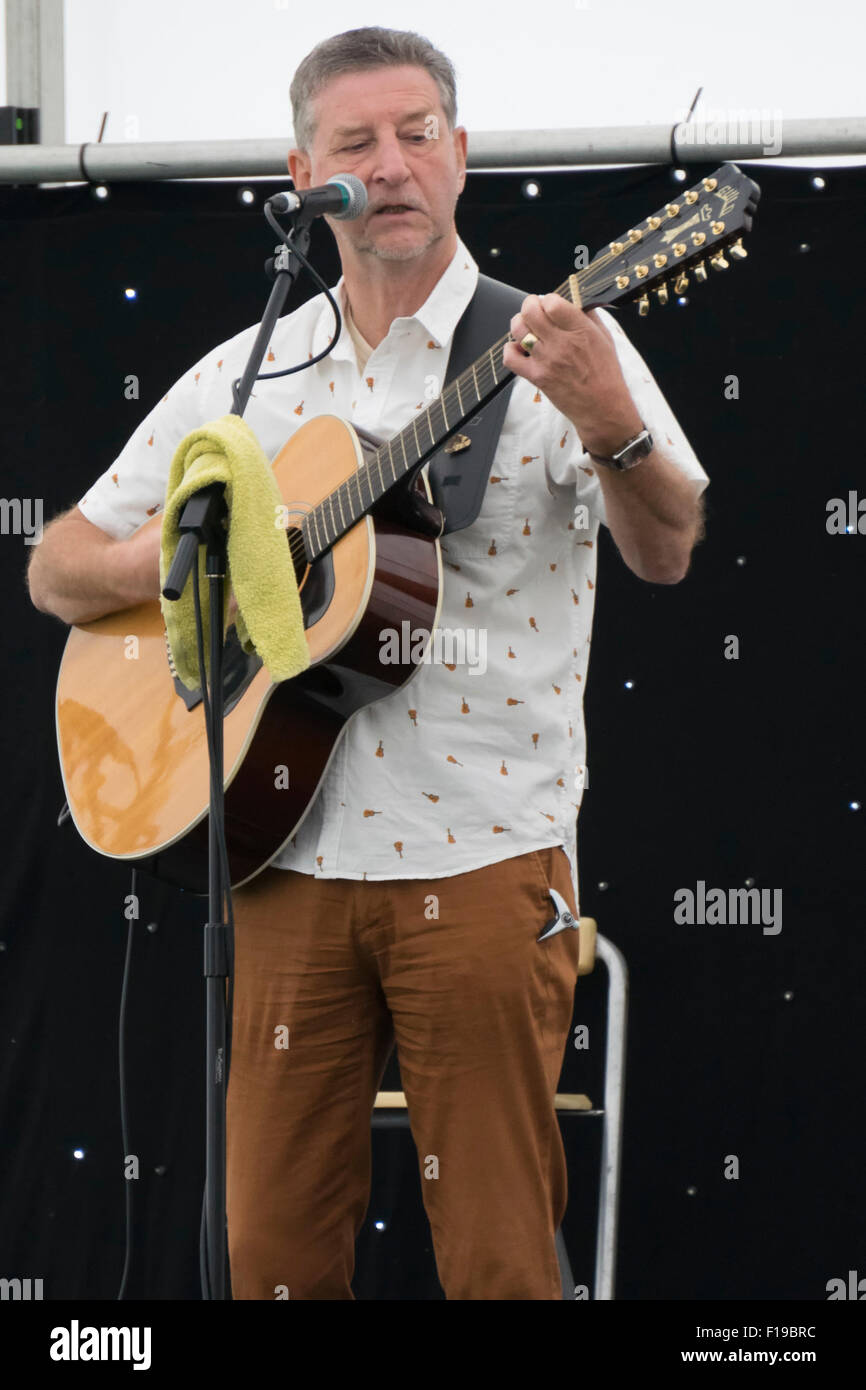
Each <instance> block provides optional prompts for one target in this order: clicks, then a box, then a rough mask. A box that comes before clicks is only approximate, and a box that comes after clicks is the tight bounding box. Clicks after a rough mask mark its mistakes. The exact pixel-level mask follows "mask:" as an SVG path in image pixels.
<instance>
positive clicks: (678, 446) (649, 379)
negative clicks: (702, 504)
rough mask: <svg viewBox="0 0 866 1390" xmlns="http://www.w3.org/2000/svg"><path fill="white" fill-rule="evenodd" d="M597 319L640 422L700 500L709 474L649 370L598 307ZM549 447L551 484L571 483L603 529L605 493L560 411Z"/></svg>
mask: <svg viewBox="0 0 866 1390" xmlns="http://www.w3.org/2000/svg"><path fill="white" fill-rule="evenodd" d="M598 317H599V319H601V321H602V322H603V323H604V326H605V327H606V328H607V330H608V332H609V333H610V335H611V337H612V338H613V342H614V347H615V348H616V354H617V357H618V359H619V364H620V367H621V369H622V374H623V377H624V378H625V383H626V386H627V387H628V389H629V393H630V395H631V397H632V400H633V401H634V403H635V405H636V406H637V408H638V410H639V412H640V416H641V419H642V420H643V421H644V424H645V425H646V427H647V429H648V430H649V432H650V434H651V435H652V436H653V439H654V441H655V443H656V444H657V445H659V446H660V447H661V448H662V449H663V451H664V453H665V454H666V455H667V457H668V458H669V459H670V460H671V462H672V463H673V464H675V465H676V467H677V468H679V469H681V470H682V472H683V473H685V475H686V477H687V478H691V479H692V481H693V482H694V484H695V496H699V495H700V493H701V492H703V490H704V488H705V487H706V486H707V484H708V483H709V481H710V480H709V476H708V475H707V473H705V471H704V469H703V468H702V467H701V465H700V463H699V462H698V459H697V456H696V454H695V452H694V450H693V448H692V446H691V444H690V443H689V441H688V439H687V438H686V436H685V433H684V432H683V429H682V427H681V426H680V424H679V422H678V420H677V418H676V416H675V415H674V413H673V411H672V410H671V408H670V406H669V405H668V403H667V401H666V399H665V397H664V395H663V394H662V391H661V389H660V388H659V386H658V383H657V382H656V380H655V378H654V377H653V375H652V372H651V371H650V369H649V367H648V366H647V365H646V363H645V362H644V360H643V358H642V357H641V355H640V353H639V352H638V350H637V348H636V347H634V345H633V344H632V343H631V342H630V341H629V339H628V337H627V336H626V334H625V332H624V330H623V329H622V328H621V327H620V325H619V324H618V323H617V321H616V319H615V318H614V317H613V315H612V314H609V313H607V311H606V310H604V309H599V310H598ZM563 437H565V439H566V444H565V447H564V448H555V447H554V443H555V441H558V440H560V439H562V438H563ZM548 446H549V447H548V449H547V453H546V457H547V459H548V461H549V462H548V473H549V476H550V479H551V481H552V482H554V483H556V484H558V485H560V486H564V485H568V484H572V485H574V486H575V488H576V490H577V495H576V498H575V502H576V504H580V503H583V504H585V505H586V506H587V507H588V508H589V511H590V513H591V514H592V515H594V516H596V517H597V518H598V520H599V521H601V522H603V523H604V525H605V526H607V524H608V521H607V512H606V510H605V505H604V494H603V492H602V489H601V484H600V482H599V481H598V467H597V465H596V464H594V463H593V461H592V459H591V458H590V457H589V455H588V454H587V453H586V452H585V451H584V448H583V445H582V444H581V442H580V439H579V437H578V435H577V432H576V431H575V429H574V427H573V426H572V425H571V422H570V421H569V420H568V419H566V417H565V416H564V415H563V414H562V413H561V412H560V411H553V412H552V427H551V433H550V435H549V437H548Z"/></svg>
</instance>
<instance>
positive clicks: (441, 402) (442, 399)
mask: <svg viewBox="0 0 866 1390" xmlns="http://www.w3.org/2000/svg"><path fill="white" fill-rule="evenodd" d="M439 406H440V409H441V411H442V419H443V420H444V421H445V428H446V430H449V429H450V428H451V426H450V425H449V424H448V415H447V413H446V410H445V393H444V391H443V393H442V395H441V396H440V397H439Z"/></svg>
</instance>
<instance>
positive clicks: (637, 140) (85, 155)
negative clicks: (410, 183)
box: [0, 0, 866, 184]
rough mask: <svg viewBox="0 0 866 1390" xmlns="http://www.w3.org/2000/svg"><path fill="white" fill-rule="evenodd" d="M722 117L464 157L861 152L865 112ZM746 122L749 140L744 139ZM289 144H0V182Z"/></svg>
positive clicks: (260, 157) (279, 169) (278, 164)
mask: <svg viewBox="0 0 866 1390" xmlns="http://www.w3.org/2000/svg"><path fill="white" fill-rule="evenodd" d="M19 3H20V0H19ZM52 3H53V0H52ZM726 124H727V126H728V127H730V129H729V133H730V134H732V135H734V138H733V139H730V140H725V139H723V138H720V136H721V135H723V134H724V131H720V128H719V127H718V126H717V125H715V124H714V123H712V122H705V123H701V122H694V123H692V124H690V125H688V126H687V125H685V124H684V123H680V124H678V125H675V126H667V125H647V126H606V127H600V128H597V129H596V128H593V127H587V128H585V129H578V130H516V131H501V130H497V131H478V132H476V133H475V134H470V136H469V150H468V165H469V168H470V169H472V170H478V169H514V168H520V169H542V168H557V167H558V168H563V167H564V168H576V167H582V166H588V165H594V164H608V165H610V164H670V163H671V159H672V155H673V157H674V159H675V161H676V163H677V164H682V165H686V164H707V163H719V164H721V163H723V162H724V161H726V160H750V159H752V160H757V159H760V160H763V159H767V158H772V157H776V158H779V159H784V158H785V157H787V158H794V157H802V156H814V157H816V158H820V157H821V156H825V155H866V117H864V116H850V117H842V116H831V117H827V118H826V119H808V120H797V121H779V122H778V127H777V129H776V130H774V132H773V143H772V145H770V146H768V139H769V135H768V134H767V133H764V132H760V131H759V130H758V129H757V127H755V128H754V129H747V123H746V122H743V123H741V124H740V125H739V126H738V125H737V122H736V121H734V120H732V121H730V122H728V123H726ZM744 130H745V138H741V136H740V132H743V131H744ZM735 132H737V133H736V134H735ZM672 141H673V147H672ZM291 147H292V136H291V134H287V135H286V136H285V137H284V138H280V139H275V140H197V141H196V140H191V141H183V140H176V141H163V142H161V143H141V144H132V143H123V144H115V145H104V144H96V143H93V144H85V145H80V146H79V145H59V146H58V145H55V146H49V145H18V146H15V145H10V146H0V183H17V184H20V183H46V182H63V181H71V182H82V181H83V182H87V181H89V182H92V183H103V182H104V183H111V182H118V181H121V180H127V179H137V180H145V181H146V180H151V179H200V178H254V177H257V176H265V177H269V178H279V177H281V176H282V177H284V178H286V177H288V169H287V164H286V155H287V154H288V151H289V150H290V149H291ZM777 147H778V148H777ZM770 149H772V154H771V153H770Z"/></svg>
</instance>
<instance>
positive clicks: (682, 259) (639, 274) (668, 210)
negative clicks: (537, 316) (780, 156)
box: [571, 164, 761, 314]
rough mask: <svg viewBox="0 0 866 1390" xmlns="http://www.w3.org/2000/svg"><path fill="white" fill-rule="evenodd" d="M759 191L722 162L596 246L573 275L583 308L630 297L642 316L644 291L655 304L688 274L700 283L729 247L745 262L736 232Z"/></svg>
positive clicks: (747, 220) (678, 289)
mask: <svg viewBox="0 0 866 1390" xmlns="http://www.w3.org/2000/svg"><path fill="white" fill-rule="evenodd" d="M760 196H761V190H760V188H759V187H758V185H757V184H756V183H755V182H754V180H752V179H750V178H747V177H746V175H745V174H744V173H743V172H742V170H741V169H739V168H738V167H737V165H736V164H723V165H721V167H720V168H718V169H716V171H715V173H713V174H710V175H708V176H707V177H706V178H703V179H700V180H699V182H698V183H696V184H695V185H694V186H693V187H692V188H690V189H688V190H687V191H686V192H684V193H682V194H679V195H678V196H677V197H676V198H674V199H672V200H671V202H669V203H667V204H666V205H665V207H663V208H659V210H658V211H657V212H655V213H653V214H652V216H651V217H648V218H647V219H646V221H645V222H642V223H640V224H639V225H638V226H636V227H631V228H630V229H629V230H628V231H627V232H625V233H624V234H623V235H622V236H621V237H619V238H618V239H617V240H616V241H612V242H610V243H609V245H608V246H607V247H605V249H604V250H602V251H599V253H598V255H597V256H595V257H594V258H593V260H592V261H591V262H590V263H589V265H588V266H587V267H586V269H585V270H583V271H582V272H581V273H580V274H579V275H578V276H577V277H576V278H577V281H578V285H579V289H580V299H581V304H582V306H583V308H584V309H592V308H595V307H597V306H599V305H610V304H620V303H627V302H628V301H629V300H634V299H636V300H637V301H638V311H639V312H640V313H641V314H647V313H649V307H650V303H651V302H652V301H651V300H650V294H651V293H652V294H654V295H655V302H656V303H658V304H667V302H668V300H669V298H670V295H671V292H673V293H674V294H676V295H679V294H682V293H683V291H684V290H685V289H686V287H687V285H688V282H689V278H690V276H692V277H693V278H694V279H695V281H696V282H697V283H701V282H703V281H705V280H706V279H707V265H708V264H709V265H710V266H712V268H713V269H714V270H727V268H728V266H729V264H730V262H729V261H728V260H727V259H726V257H725V251H726V250H727V249H728V248H730V254H731V256H732V257H733V258H734V259H735V260H743V259H745V256H746V249H745V247H744V246H743V240H742V239H743V234H744V233H745V232H748V231H750V230H751V226H752V217H753V215H754V213H755V209H756V207H757V204H758V199H759V198H760ZM571 278H572V281H573V280H574V279H575V277H574V276H572V277H571Z"/></svg>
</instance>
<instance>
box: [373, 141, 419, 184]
mask: <svg viewBox="0 0 866 1390" xmlns="http://www.w3.org/2000/svg"><path fill="white" fill-rule="evenodd" d="M408 177H409V165H408V164H407V162H406V155H405V151H404V149H403V146H402V143H401V141H400V139H399V137H398V136H397V135H396V134H395V133H394V132H393V131H392V132H390V133H385V134H384V135H380V136H379V139H378V141H377V142H376V156H375V159H374V160H373V168H372V170H371V173H370V180H371V181H373V180H375V179H381V180H382V181H383V182H384V183H391V184H400V183H403V182H404V181H405V180H406V179H407V178H408Z"/></svg>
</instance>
